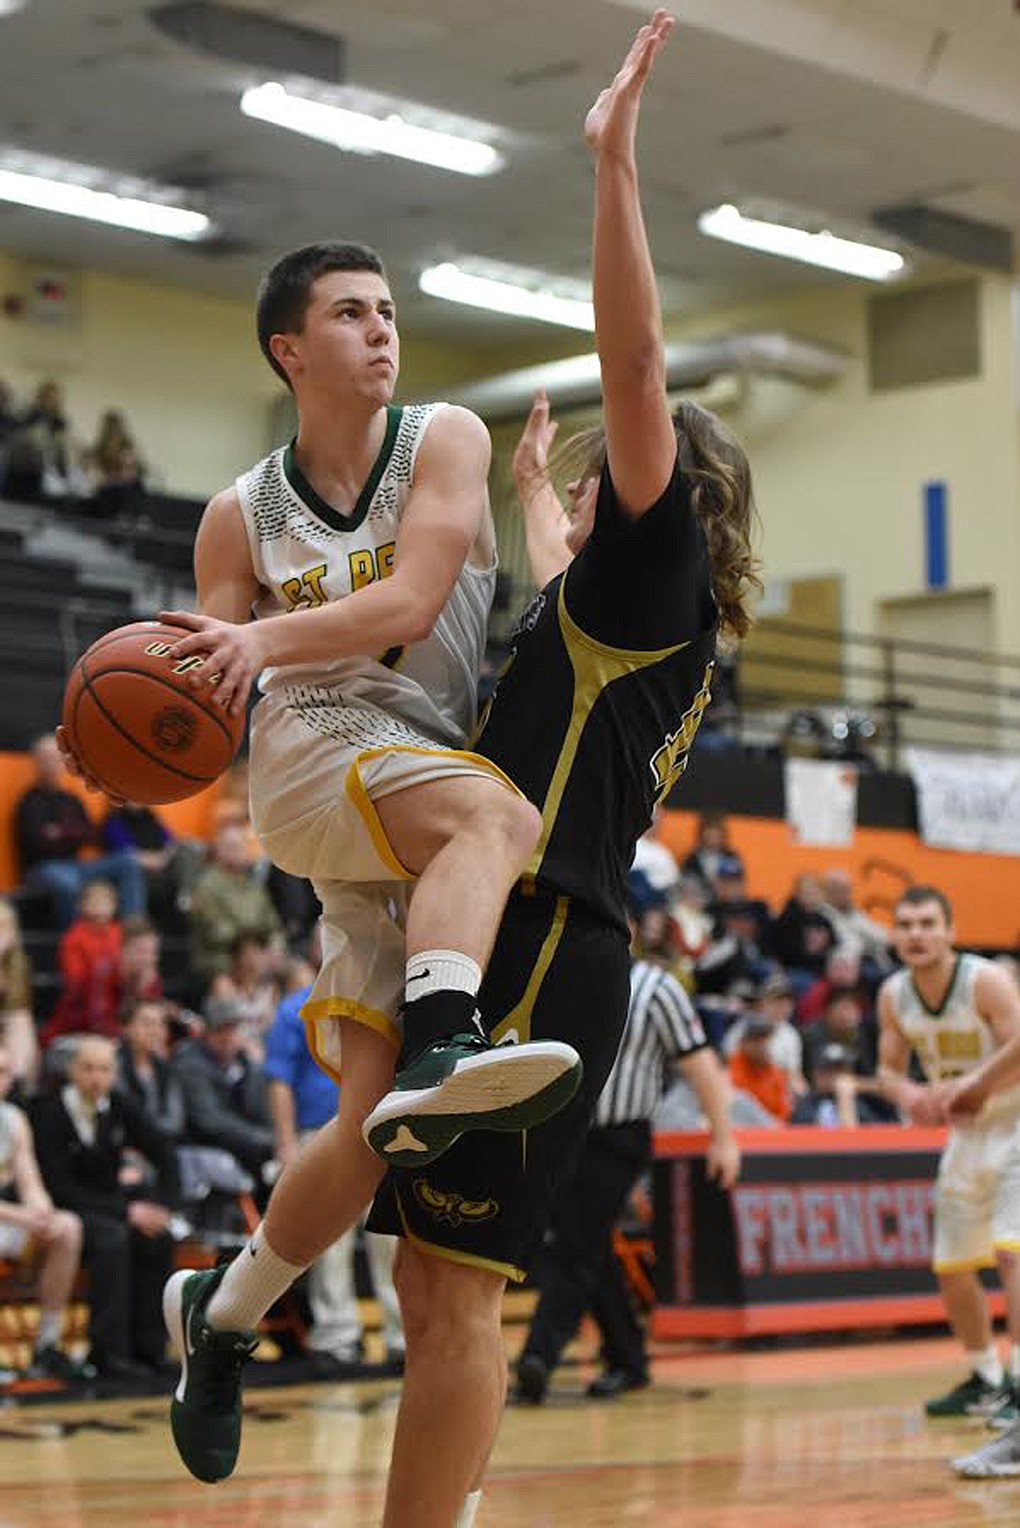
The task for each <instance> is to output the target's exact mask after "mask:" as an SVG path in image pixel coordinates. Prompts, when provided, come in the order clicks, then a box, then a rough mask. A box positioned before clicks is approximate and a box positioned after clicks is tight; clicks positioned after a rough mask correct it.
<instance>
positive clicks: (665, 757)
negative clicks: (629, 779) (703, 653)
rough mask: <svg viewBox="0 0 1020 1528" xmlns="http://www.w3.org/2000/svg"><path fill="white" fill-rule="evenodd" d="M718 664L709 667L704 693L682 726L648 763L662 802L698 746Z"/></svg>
mask: <svg viewBox="0 0 1020 1528" xmlns="http://www.w3.org/2000/svg"><path fill="white" fill-rule="evenodd" d="M714 668H715V664H714V663H709V664H707V665H706V667H705V676H704V678H703V679H702V681H701V689H700V690H699V691H698V693H697V695H695V697H694V699H693V700H692V701H691V704H690V707H689V709H688V710H686V711H685V712H684V714H683V716H682V717H681V718H680V725H679V727H678V728H677V730H676V731H675V732H667V733H666V737H665V741H664V742H663V743H662V745H661V746H660V747H659V748H657V749H656V750H655V752H654V753H653V754H652V757H651V758H650V759H649V760H648V766H649V768H650V769H651V771H652V776H653V778H654V780H655V799H656V801H661V800H662V799H663V797H665V796H667V795H668V794H669V792H670V791H671V790H672V789H673V787H674V785H675V784H676V782H677V781H678V780H679V779H680V776H681V775H682V774H683V772H684V770H685V769H686V768H687V756H688V754H689V753H690V751H691V744H692V743H693V742H694V734H695V733H696V732H697V730H698V727H699V725H700V724H701V717H702V714H703V712H704V710H705V707H706V706H707V705H708V703H709V701H710V700H711V699H712V691H711V689H710V688H709V686H710V685H711V682H712V670H713V669H714Z"/></svg>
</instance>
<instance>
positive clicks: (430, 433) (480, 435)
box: [417, 403, 492, 470]
mask: <svg viewBox="0 0 1020 1528" xmlns="http://www.w3.org/2000/svg"><path fill="white" fill-rule="evenodd" d="M449 452H455V453H456V454H457V455H458V457H460V458H476V457H477V458H479V459H484V461H485V463H486V466H488V461H489V457H490V456H491V453H492V442H491V440H490V438H489V431H488V427H487V426H486V425H485V424H484V423H483V422H482V420H481V419H479V417H478V415H477V414H474V413H472V411H471V410H470V409H466V408H462V407H461V405H460V404H456V403H445V404H440V405H439V406H438V407H436V408H435V410H434V412H433V413H432V415H431V417H430V418H429V420H428V427H427V429H426V431H425V435H424V437H423V439H422V443H421V447H420V449H419V451H418V457H417V462H418V466H419V468H424V469H425V470H428V469H429V468H430V467H431V466H434V465H436V463H437V461H439V460H440V459H442V457H443V456H444V455H445V454H446V453H449Z"/></svg>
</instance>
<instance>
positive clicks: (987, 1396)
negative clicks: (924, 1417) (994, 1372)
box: [924, 1373, 1012, 1417]
mask: <svg viewBox="0 0 1020 1528" xmlns="http://www.w3.org/2000/svg"><path fill="white" fill-rule="evenodd" d="M1011 1393H1012V1392H1011V1391H1010V1389H1009V1387H1008V1385H990V1384H989V1383H988V1381H987V1380H986V1379H982V1378H981V1375H980V1374H976V1373H975V1374H970V1375H968V1376H967V1378H966V1379H965V1380H963V1381H962V1382H961V1383H960V1384H959V1385H954V1387H953V1389H952V1390H949V1391H947V1393H946V1394H945V1395H939V1396H936V1397H935V1399H934V1400H932V1401H928V1402H927V1404H926V1405H925V1408H924V1409H925V1411H926V1412H927V1414H928V1415H929V1416H930V1417H987V1416H991V1414H992V1413H993V1412H994V1411H997V1410H998V1408H999V1407H1000V1406H1001V1405H1002V1403H1003V1402H1004V1401H1005V1400H1007V1399H1009V1397H1010V1395H1011Z"/></svg>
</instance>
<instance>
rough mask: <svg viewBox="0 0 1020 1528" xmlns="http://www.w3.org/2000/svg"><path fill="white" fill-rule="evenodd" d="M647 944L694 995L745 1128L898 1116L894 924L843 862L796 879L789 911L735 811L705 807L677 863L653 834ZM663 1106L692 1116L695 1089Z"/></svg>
mask: <svg viewBox="0 0 1020 1528" xmlns="http://www.w3.org/2000/svg"><path fill="white" fill-rule="evenodd" d="M630 895H631V901H632V905H633V907H634V910H635V914H636V922H637V935H636V949H637V951H638V953H639V954H641V955H642V956H644V957H645V958H650V959H653V960H656V961H659V962H660V963H661V964H663V965H665V966H667V967H668V968H669V969H670V970H672V972H673V973H674V975H676V976H677V977H678V979H679V980H680V981H681V982H682V983H683V985H684V987H685V988H686V989H687V991H688V992H689V994H690V995H691V997H692V999H693V1001H694V1003H695V1006H696V1008H697V1009H698V1012H699V1015H700V1017H701V1019H702V1022H703V1023H704V1025H705V1029H706V1032H707V1033H708V1034H709V1036H710V1037H711V1039H712V1042H713V1044H714V1045H715V1046H716V1048H717V1049H718V1050H719V1052H720V1054H721V1055H722V1056H723V1057H724V1059H725V1060H726V1064H727V1066H728V1069H729V1073H730V1078H731V1081H732V1085H733V1089H734V1118H735V1119H736V1120H737V1121H739V1122H740V1123H742V1124H752V1123H753V1124H763V1125H777V1124H794V1125H797V1124H805V1123H810V1124H823V1125H837V1124H842V1125H847V1124H871V1123H888V1122H890V1121H893V1120H895V1119H896V1114H895V1111H894V1110H893V1108H892V1106H891V1105H890V1104H889V1102H888V1101H887V1100H886V1099H885V1098H884V1097H883V1096H882V1095H881V1093H880V1092H879V1090H878V1085H877V1082H876V1080H875V1072H876V1068H877V1062H878V1056H877V1048H878V1030H877V1023H876V1018H875V996H876V993H877V990H878V987H879V985H880V983H881V981H882V978H883V977H884V976H886V975H887V974H888V973H889V971H891V970H892V968H893V961H894V957H893V954H892V950H891V948H890V937H891V931H890V929H889V928H887V927H886V926H885V925H884V924H882V923H881V922H880V921H878V920H877V919H875V918H874V917H872V916H871V915H870V914H869V913H868V912H866V911H865V910H864V909H862V908H860V907H859V906H857V905H856V903H855V900H854V886H853V879H852V877H851V876H850V875H849V874H848V873H847V872H846V871H845V870H844V869H842V868H841V867H832V868H831V869H828V870H826V871H824V872H823V873H822V874H821V875H816V874H814V873H812V872H803V873H801V874H799V875H797V876H796V877H795V879H794V881H793V884H792V885H791V887H790V892H789V895H788V896H787V898H786V900H785V902H784V903H783V904H782V905H781V906H777V907H771V906H770V905H769V904H768V903H767V902H766V900H765V899H763V898H762V897H759V896H755V895H754V894H753V893H752V892H751V891H750V890H749V889H748V874H747V868H746V867H745V865H744V862H743V859H742V857H741V855H740V853H739V851H738V849H737V848H736V847H735V846H734V845H733V843H732V842H731V841H730V837H729V831H728V828H727V824H726V820H725V818H724V817H722V816H721V815H720V814H717V813H706V814H705V815H703V816H702V818H701V819H700V822H699V825H698V831H697V838H696V842H695V843H694V845H693V847H692V848H691V851H690V853H688V854H687V855H686V856H685V857H684V858H683V859H682V860H680V861H679V862H678V861H677V859H676V858H675V857H674V855H673V854H672V853H671V852H670V850H669V849H668V848H667V847H666V845H665V844H663V843H662V842H660V841H659V839H658V838H657V837H656V835H655V830H654V828H653V830H652V831H651V832H650V833H649V834H648V835H646V837H645V839H643V840H642V842H641V844H640V845H639V848H638V853H637V856H636V858H635V861H634V868H633V869H632V871H631V875H630ZM675 1087H676V1088H677V1090H678V1092H677V1094H676V1095H675V1096H668V1097H667V1098H666V1099H665V1100H664V1103H663V1109H662V1117H663V1119H664V1120H666V1121H668V1122H669V1123H671V1124H684V1123H686V1124H690V1123H693V1120H692V1118H691V1107H692V1100H691V1099H690V1097H689V1095H688V1094H687V1093H686V1092H685V1089H684V1085H683V1084H682V1082H681V1083H678V1084H676V1085H675Z"/></svg>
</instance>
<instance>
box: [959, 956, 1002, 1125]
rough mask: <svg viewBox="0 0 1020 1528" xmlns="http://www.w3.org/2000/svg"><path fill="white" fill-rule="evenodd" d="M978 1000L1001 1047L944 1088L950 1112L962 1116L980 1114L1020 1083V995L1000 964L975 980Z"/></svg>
mask: <svg viewBox="0 0 1020 1528" xmlns="http://www.w3.org/2000/svg"><path fill="white" fill-rule="evenodd" d="M974 1001H975V1004H976V1006H977V1010H978V1013H980V1015H981V1017H982V1018H983V1019H984V1021H985V1023H986V1024H987V1025H988V1027H989V1029H990V1030H991V1031H992V1035H993V1037H994V1039H995V1043H996V1046H997V1047H998V1049H997V1050H996V1051H995V1054H994V1055H993V1056H989V1058H988V1060H987V1061H986V1062H985V1063H984V1065H983V1066H979V1067H976V1068H975V1069H974V1071H973V1072H969V1073H968V1074H967V1076H966V1077H961V1078H959V1079H957V1080H956V1081H955V1082H952V1083H950V1084H949V1085H948V1086H947V1087H946V1088H944V1089H943V1090H942V1099H943V1103H944V1106H945V1109H946V1112H947V1113H948V1114H950V1115H953V1116H955V1117H958V1118H965V1117H966V1116H968V1115H971V1114H976V1113H977V1112H978V1110H979V1109H980V1108H981V1106H982V1105H983V1104H984V1103H985V1102H986V1101H987V1100H988V1099H989V1098H991V1097H992V1095H993V1094H995V1093H1001V1092H1002V1091H1003V1090H1004V1089H1005V1088H1011V1087H1014V1086H1016V1084H1018V1083H1020V994H1018V992H1017V990H1016V987H1015V985H1014V983H1013V981H1012V978H1011V977H1009V976H1007V975H1006V973H1005V971H1001V970H999V968H998V967H997V966H987V967H984V968H982V970H980V971H979V972H978V974H977V976H976V977H975V980H974Z"/></svg>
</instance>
